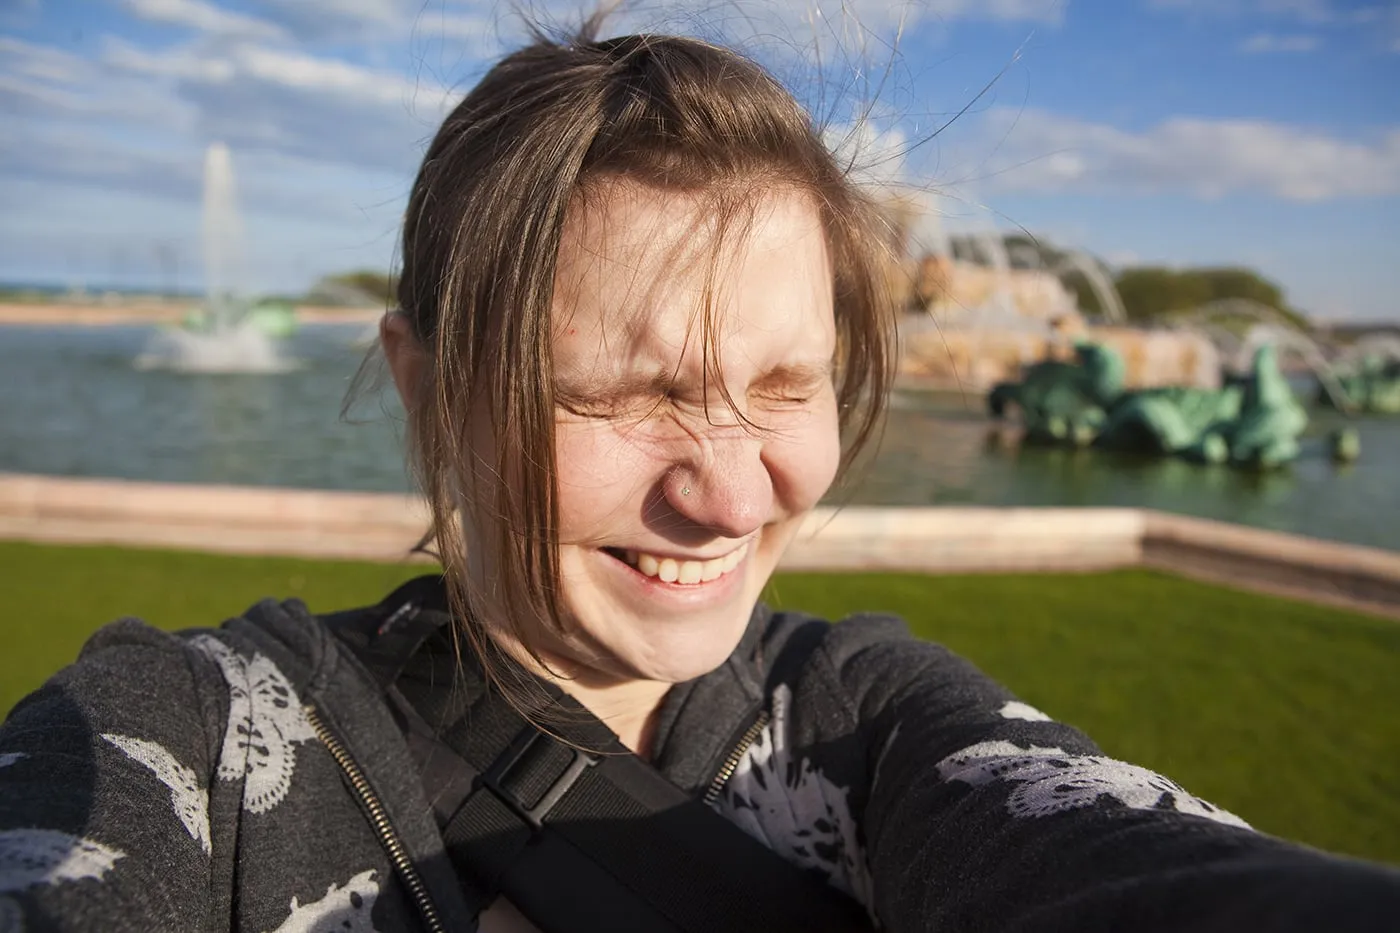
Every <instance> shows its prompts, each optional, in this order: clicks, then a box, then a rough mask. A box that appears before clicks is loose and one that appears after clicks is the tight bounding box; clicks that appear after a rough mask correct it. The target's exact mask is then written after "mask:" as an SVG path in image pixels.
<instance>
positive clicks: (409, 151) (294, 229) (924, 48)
mask: <svg viewBox="0 0 1400 933" xmlns="http://www.w3.org/2000/svg"><path fill="white" fill-rule="evenodd" d="M515 7H516V8H519V7H523V8H524V9H525V10H526V11H527V12H528V13H529V14H530V15H532V16H533V17H534V18H536V19H538V20H543V21H546V22H560V23H568V22H570V21H571V19H573V18H576V17H577V15H578V11H579V9H580V5H579V4H577V3H564V2H560V0H523V2H521V3H518V4H516V5H515ZM512 9H513V7H512V6H511V5H509V4H502V3H495V2H491V0H282V2H274V0H218V2H216V0H83V2H77V0H69V2H61V0H0V118H3V120H4V125H5V131H4V133H3V134H0V218H3V219H0V279H6V280H17V281H30V282H49V283H55V284H72V283H83V284H87V285H88V286H89V287H94V286H98V287H100V286H103V285H106V284H116V285H121V286H131V287H135V286H150V285H155V286H159V285H162V284H170V283H172V282H173V283H174V284H177V285H178V286H179V287H182V288H195V287H198V286H199V284H200V278H201V272H200V250H199V230H200V177H201V171H202V161H203V153H204V151H205V149H206V147H207V146H208V145H209V144H210V143H213V142H215V141H222V142H225V143H226V144H227V145H228V146H229V147H230V149H231V150H232V152H233V161H234V167H235V168H234V170H235V174H236V178H237V186H238V197H239V203H240V205H241V209H242V215H243V216H242V225H243V228H244V230H245V232H246V239H247V245H246V259H245V267H246V276H247V279H248V282H249V286H250V288H252V289H255V290H280V291H298V290H301V289H304V288H305V287H306V286H307V285H309V284H310V283H311V282H312V281H314V280H315V279H316V278H317V277H319V276H320V275H323V274H325V273H329V272H336V271H342V270H347V269H351V268H356V267H375V268H388V267H389V266H390V265H391V264H392V263H393V262H394V253H395V247H396V243H397V240H396V236H397V231H396V226H397V223H398V219H399V215H400V213H401V211H402V209H403V204H404V201H405V198H406V195H407V190H408V186H409V184H410V183H411V181H412V176H413V173H414V171H415V170H416V168H417V161H418V159H419V157H420V155H421V152H422V149H423V146H424V145H425V143H426V141H427V139H428V138H429V137H430V136H431V134H432V132H433V130H434V129H435V127H436V124H437V122H438V121H439V120H440V119H441V117H442V116H443V114H444V113H445V112H446V109H447V108H448V107H450V105H451V103H452V102H453V101H454V100H455V99H456V98H457V97H460V95H461V94H462V93H463V91H464V90H465V89H466V88H467V87H469V86H470V84H471V82H472V81H473V79H474V78H475V77H476V76H479V75H480V73H481V71H482V69H483V67H484V66H485V65H486V64H488V63H489V62H490V61H491V59H492V58H493V57H495V56H497V55H499V54H500V53H501V51H503V50H505V49H508V48H510V47H513V46H514V45H515V44H518V43H519V41H520V37H521V36H522V34H523V32H522V29H521V26H520V21H519V18H518V16H517V15H516V14H514V13H512ZM843 10H844V12H843ZM615 28H616V31H619V32H621V31H635V30H638V29H658V30H670V31H682V32H688V33H696V34H700V35H704V36H706V37H708V38H718V39H721V40H723V41H727V42H729V43H731V44H734V45H737V46H739V47H740V48H743V49H745V50H747V51H749V52H750V53H751V54H753V55H755V56H756V57H759V58H760V59H762V60H763V61H765V62H766V63H768V64H769V65H770V66H772V67H773V68H774V69H775V70H776V71H778V72H779V73H780V74H781V75H782V76H784V77H785V79H787V80H788V81H789V83H790V84H792V85H793V86H794V87H795V88H796V90H797V91H798V93H799V96H801V97H803V99H804V100H806V101H808V102H809V103H811V104H812V106H813V108H814V109H816V110H818V111H819V116H821V117H822V118H823V119H824V120H826V121H828V122H829V123H830V124H831V126H832V138H833V140H836V139H843V140H847V141H851V140H861V141H863V142H864V143H865V145H863V146H860V147H858V152H857V154H858V156H859V158H860V159H861V160H862V161H864V162H868V163H869V164H870V170H869V174H870V177H871V179H872V180H875V181H878V182H879V183H882V184H891V185H908V186H912V187H913V188H914V189H915V190H919V191H922V192H925V197H926V198H927V201H928V203H929V205H930V207H931V209H932V210H933V211H934V212H935V215H936V216H937V217H938V218H939V220H938V223H939V224H940V225H941V227H942V229H943V230H945V231H951V232H965V231H973V230H986V229H990V228H992V227H1000V228H1003V229H1010V228H1012V227H1015V226H1021V227H1024V228H1026V229H1028V230H1030V231H1032V232H1033V233H1036V234H1037V235H1040V236H1043V237H1046V238H1049V239H1051V240H1053V241H1056V242H1058V243H1063V244H1068V245H1073V246H1077V247H1080V248H1084V249H1087V250H1090V251H1092V252H1094V253H1097V254H1099V255H1101V256H1104V257H1106V258H1107V259H1108V260H1109V261H1111V262H1114V263H1118V264H1131V263H1165V264H1171V265H1205V264H1212V265H1215V264H1240V263H1242V264H1247V265H1251V266H1254V267H1256V268H1259V269H1260V270H1261V271H1263V272H1264V273H1265V274H1267V275H1269V276H1271V277H1273V278H1275V279H1276V280H1278V281H1279V282H1280V283H1281V284H1282V285H1283V286H1284V287H1285V288H1286V290H1287V292H1288V294H1289V297H1290V298H1291V300H1292V301H1293V303H1294V304H1296V305H1298V306H1300V307H1302V308H1303V309H1305V310H1307V311H1309V312H1310V313H1312V314H1314V315H1315V316H1317V317H1319V318H1350V319H1380V320H1395V319H1400V0H1354V2H1353V0H920V2H914V3H909V4H903V5H901V4H898V3H891V2H879V0H846V2H845V3H844V4H842V3H839V2H828V0H706V2H686V3H680V2H672V0H650V2H637V3H634V4H632V5H631V6H630V7H629V8H628V9H627V10H625V11H624V12H623V13H622V14H621V15H620V16H619V17H618V18H617V20H616V21H615ZM896 33H899V40H898V44H897V46H898V47H897V53H896V54H895V55H893V56H891V54H890V46H891V44H892V41H893V39H894V37H895V35H896ZM814 49H815V50H818V51H819V52H820V56H818V55H816V54H814V51H813V50H814ZM817 60H820V61H821V62H823V63H824V69H823V72H822V77H820V78H819V77H816V76H814V74H813V67H814V62H816V61H817ZM881 78H883V79H884V80H883V81H880V80H879V79H881ZM989 84H990V85H991V87H990V89H989V90H987V91H986V93H981V92H982V91H983V89H984V88H985V87H986V86H987V85H989ZM877 85H878V86H879V87H880V91H879V93H878V94H875V93H874V88H875V87H876V86H877ZM822 92H824V93H822ZM979 94H980V96H979ZM969 105H970V106H969ZM964 107H967V108H968V109H967V111H966V112H965V113H963V114H962V115H961V116H959V117H958V118H957V119H956V120H953V121H952V122H951V123H950V124H949V125H947V126H946V128H944V129H942V131H941V132H940V133H938V135H937V136H936V137H933V138H931V139H930V138H928V137H929V136H930V134H931V133H932V131H933V130H935V129H937V128H938V127H940V126H943V124H945V123H947V122H948V120H949V119H950V118H951V117H952V116H953V115H954V114H956V113H958V112H959V111H961V110H963V108H964ZM866 111H869V113H870V114H871V116H870V119H869V120H868V122H866V123H865V124H863V125H862V126H860V128H859V131H853V130H852V129H851V127H852V121H853V120H854V116H853V115H854V114H855V113H857V112H866ZM914 142H920V143H921V145H918V146H911V145H910V144H911V143H914Z"/></svg>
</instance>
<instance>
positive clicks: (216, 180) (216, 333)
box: [136, 143, 294, 373]
mask: <svg viewBox="0 0 1400 933" xmlns="http://www.w3.org/2000/svg"><path fill="white" fill-rule="evenodd" d="M201 233H202V237H201V240H202V245H203V252H204V296H205V306H204V309H203V311H204V313H203V315H202V317H201V319H200V320H199V322H198V324H197V325H195V326H189V325H187V326H185V327H182V328H171V329H168V330H162V331H160V332H158V333H157V334H156V335H155V336H154V337H152V338H151V341H150V343H148V344H147V346H146V348H145V350H144V351H143V352H142V354H141V355H140V356H139V357H137V359H136V366H137V367H138V368H140V369H168V370H174V371H176V372H190V373H268V372H283V371H285V370H288V369H291V368H292V367H293V365H294V364H293V362H292V361H290V360H287V359H284V358H283V357H282V356H281V355H280V354H279V353H278V352H277V347H276V345H275V344H274V343H273V341H272V339H271V338H270V337H268V336H267V334H266V333H264V332H263V330H262V329H261V328H259V327H258V326H257V325H256V323H255V322H254V321H253V320H252V319H251V318H250V317H249V316H248V313H247V312H248V303H247V301H246V299H244V298H243V297H242V296H241V295H240V293H239V285H240V283H241V282H243V281H245V277H244V269H243V225H242V222H241V220H240V218H239V214H238V204H237V198H236V196H235V188H234V176H233V158H232V156H231V155H230V154H229V150H228V146H226V145H224V144H223V143H214V144H212V145H211V146H209V148H208V149H207V150H206V151H205V153H204V203H203V215H202V230H201Z"/></svg>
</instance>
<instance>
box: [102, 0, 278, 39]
mask: <svg viewBox="0 0 1400 933" xmlns="http://www.w3.org/2000/svg"><path fill="white" fill-rule="evenodd" d="M123 5H124V6H125V7H126V9H127V10H128V11H130V12H131V13H132V14H133V15H134V16H136V17H138V18H140V19H143V20H146V21H147V22H153V23H166V24H168V25H171V26H184V27H186V28H189V29H194V30H197V31H199V32H205V33H212V34H215V35H224V36H243V37H246V38H251V39H276V38H279V37H281V36H282V35H283V33H282V30H281V29H279V28H278V27H277V26H276V25H274V24H272V23H269V22H267V21H266V20H261V19H257V18H255V17H252V16H246V15H244V14H242V13H234V12H232V11H229V10H225V9H223V8H222V7H219V6H216V5H215V4H212V3H207V2H205V0H125V2H124V4H123Z"/></svg>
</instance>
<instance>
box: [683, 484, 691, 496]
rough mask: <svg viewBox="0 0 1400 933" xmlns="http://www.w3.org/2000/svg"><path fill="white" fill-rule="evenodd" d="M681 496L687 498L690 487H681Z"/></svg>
mask: <svg viewBox="0 0 1400 933" xmlns="http://www.w3.org/2000/svg"><path fill="white" fill-rule="evenodd" d="M681 495H683V496H688V495H690V487H689V486H682V487H681Z"/></svg>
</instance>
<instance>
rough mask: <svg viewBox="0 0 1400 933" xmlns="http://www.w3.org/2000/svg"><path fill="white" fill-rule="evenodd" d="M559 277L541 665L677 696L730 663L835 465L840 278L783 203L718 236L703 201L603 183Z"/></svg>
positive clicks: (788, 195)
mask: <svg viewBox="0 0 1400 933" xmlns="http://www.w3.org/2000/svg"><path fill="white" fill-rule="evenodd" d="M599 194H600V196H594V197H592V198H589V199H586V200H581V201H579V202H578V205H579V207H578V209H576V210H571V212H570V214H569V215H568V218H567V221H566V224H565V230H564V237H563V242H562V245H561V248H560V253H559V262H558V266H557V271H556V275H555V299H554V313H553V321H552V324H553V330H554V342H553V348H554V359H553V364H554V372H555V384H556V396H557V400H558V408H557V416H556V427H555V431H556V437H555V441H556V451H557V457H556V465H557V476H556V482H557V489H558V500H557V501H558V509H559V526H558V527H559V568H560V582H561V586H562V588H561V596H562V604H563V608H564V610H565V614H566V621H567V622H568V626H569V629H570V631H571V633H572V634H573V636H574V637H573V638H572V639H570V641H571V643H572V644H569V645H563V644H560V645H551V646H548V647H547V648H546V652H545V653H546V654H547V655H550V656H553V658H554V659H556V660H558V661H563V662H565V664H566V666H570V667H575V668H576V667H577V666H578V665H579V664H582V665H583V666H585V667H586V668H588V669H590V670H591V671H593V672H596V673H597V674H599V675H602V676H604V677H606V678H608V679H621V680H626V679H644V680H651V681H659V682H664V683H675V682H680V681H684V680H688V679H691V678H693V677H697V676H699V675H701V674H704V673H706V672H707V671H710V670H712V669H714V668H715V667H717V666H719V665H720V664H721V663H723V661H724V659H725V658H726V657H727V656H728V655H729V654H730V652H732V651H733V649H734V646H735V645H736V644H737V643H738V640H739V638H740V636H741V635H742V633H743V631H744V628H745V626H746V624H747V622H748V619H749V617H750V614H751V612H752V610H753V606H754V604H755V602H757V600H758V597H759V593H760V591H761V590H762V588H763V586H764V584H765V583H766V582H767V581H768V578H769V577H770V576H771V575H772V573H773V570H774V568H775V567H776V565H777V563H778V559H779V557H780V556H781V555H782V553H783V551H784V550H785V549H786V548H787V546H788V544H789V543H790V542H791V540H792V538H793V535H794V533H795V532H796V531H797V528H798V526H799V524H800V523H801V521H802V519H803V517H804V516H805V515H806V514H807V512H808V511H810V510H811V508H812V507H813V506H814V505H815V504H816V503H817V501H818V500H819V499H820V498H821V496H822V495H823V494H824V493H825V492H826V490H827V488H828V486H830V484H831V481H832V479H833V477H834V476H835V473H836V470H837V466H838V463H839V460H840V443H839V438H838V427H837V405H836V396H835V391H834V389H833V383H832V362H833V357H834V355H835V352H836V327H835V322H834V315H833V305H832V303H833V297H832V271H831V263H830V259H829V257H828V254H827V247H826V240H825V236H824V234H823V230H822V225H821V221H820V218H819V216H818V213H817V210H816V209H815V207H814V206H813V205H812V203H811V202H810V200H809V199H807V198H805V197H803V196H801V195H799V194H797V193H795V192H789V191H783V190H776V191H774V192H771V193H769V194H766V195H764V196H763V197H761V198H759V199H758V201H757V203H756V205H755V209H754V212H753V214H752V216H751V222H749V223H747V224H745V225H743V226H742V227H741V229H739V230H738V231H737V232H736V231H731V232H729V233H728V234H726V235H724V236H722V237H720V238H719V241H720V243H721V246H720V248H719V249H718V250H716V248H715V240H716V238H715V236H714V218H713V216H712V215H711V213H710V208H709V206H708V205H709V202H708V201H707V200H706V199H705V198H704V197H695V196H687V195H681V194H674V193H665V192H658V191H655V190H653V189H646V188H642V187H639V186H635V185H628V184H625V183H621V182H610V183H606V185H605V186H604V187H602V188H601V189H600V192H599Z"/></svg>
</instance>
